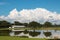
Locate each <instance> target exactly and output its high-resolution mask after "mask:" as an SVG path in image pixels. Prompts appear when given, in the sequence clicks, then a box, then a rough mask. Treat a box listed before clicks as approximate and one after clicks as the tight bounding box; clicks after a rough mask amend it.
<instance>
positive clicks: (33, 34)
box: [0, 30, 60, 39]
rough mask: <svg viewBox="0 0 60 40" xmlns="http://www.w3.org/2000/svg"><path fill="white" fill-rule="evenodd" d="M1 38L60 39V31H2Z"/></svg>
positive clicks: (0, 32) (0, 31)
mask: <svg viewBox="0 0 60 40" xmlns="http://www.w3.org/2000/svg"><path fill="white" fill-rule="evenodd" d="M0 36H28V37H29V38H52V39H53V38H60V30H35V31H33V30H28V31H27V30H25V31H24V30H17V31H16V30H15V31H12V30H0Z"/></svg>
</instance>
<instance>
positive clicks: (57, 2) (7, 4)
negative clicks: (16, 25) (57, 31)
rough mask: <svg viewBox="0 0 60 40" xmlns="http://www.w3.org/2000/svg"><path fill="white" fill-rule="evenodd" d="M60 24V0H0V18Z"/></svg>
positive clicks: (11, 20)
mask: <svg viewBox="0 0 60 40" xmlns="http://www.w3.org/2000/svg"><path fill="white" fill-rule="evenodd" d="M2 19H4V20H7V21H10V22H13V21H19V22H27V23H28V22H31V21H36V22H39V23H44V22H45V21H49V22H52V23H56V24H60V0H0V20H2Z"/></svg>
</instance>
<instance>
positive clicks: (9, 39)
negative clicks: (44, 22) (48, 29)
mask: <svg viewBox="0 0 60 40" xmlns="http://www.w3.org/2000/svg"><path fill="white" fill-rule="evenodd" d="M0 40H46V39H40V38H20V37H11V36H0Z"/></svg>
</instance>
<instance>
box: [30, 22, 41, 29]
mask: <svg viewBox="0 0 60 40" xmlns="http://www.w3.org/2000/svg"><path fill="white" fill-rule="evenodd" d="M40 26H41V24H40V23H38V22H35V21H32V22H30V23H29V27H33V28H36V27H40Z"/></svg>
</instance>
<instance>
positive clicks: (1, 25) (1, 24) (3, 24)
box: [0, 20, 11, 28]
mask: <svg viewBox="0 0 60 40" xmlns="http://www.w3.org/2000/svg"><path fill="white" fill-rule="evenodd" d="M10 26H11V23H9V22H7V21H5V20H4V21H0V28H8V27H10Z"/></svg>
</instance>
